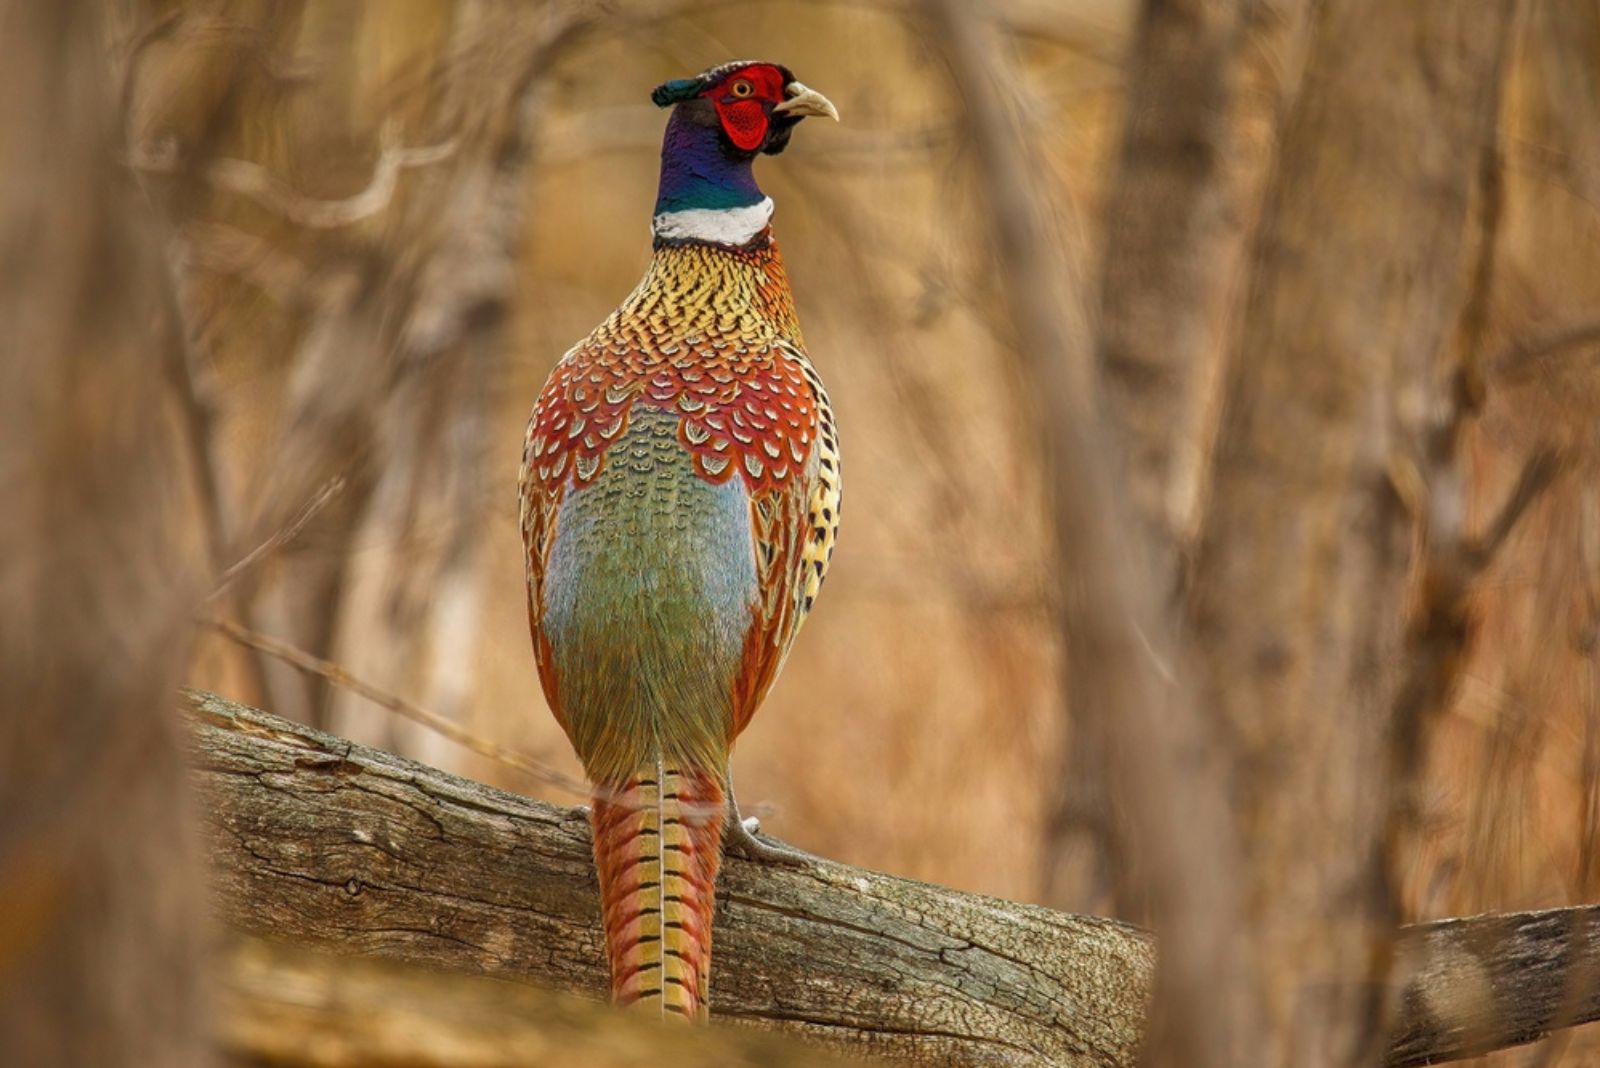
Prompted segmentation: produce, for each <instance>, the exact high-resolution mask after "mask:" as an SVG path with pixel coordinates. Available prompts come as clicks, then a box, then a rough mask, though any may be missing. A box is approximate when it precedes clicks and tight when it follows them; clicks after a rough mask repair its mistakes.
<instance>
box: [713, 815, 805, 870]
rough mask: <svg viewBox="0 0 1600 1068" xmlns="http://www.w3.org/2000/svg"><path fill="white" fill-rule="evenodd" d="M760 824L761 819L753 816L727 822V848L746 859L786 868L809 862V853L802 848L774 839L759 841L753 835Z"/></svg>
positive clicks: (802, 865)
mask: <svg viewBox="0 0 1600 1068" xmlns="http://www.w3.org/2000/svg"><path fill="white" fill-rule="evenodd" d="M760 826H761V821H760V820H758V819H756V818H755V817H754V816H750V817H747V818H745V819H735V820H734V821H732V822H731V823H729V824H728V833H727V848H728V850H729V851H730V852H733V853H737V854H739V855H740V856H742V857H745V858H746V859H748V860H756V861H760V862H761V863H763V864H779V865H782V866H784V867H788V868H803V867H805V866H806V865H808V864H810V863H811V860H812V857H811V854H809V853H807V852H805V851H803V850H799V849H796V848H794V847H793V846H788V845H783V844H782V843H779V842H777V841H776V840H774V841H771V842H763V841H761V840H760V839H759V838H757V837H756V835H755V832H756V830H757V829H758V828H759V827H760Z"/></svg>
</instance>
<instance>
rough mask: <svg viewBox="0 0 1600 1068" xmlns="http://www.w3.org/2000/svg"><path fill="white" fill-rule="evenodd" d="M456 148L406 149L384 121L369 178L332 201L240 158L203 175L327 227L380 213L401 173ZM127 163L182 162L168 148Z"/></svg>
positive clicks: (168, 169) (300, 221) (163, 168)
mask: <svg viewBox="0 0 1600 1068" xmlns="http://www.w3.org/2000/svg"><path fill="white" fill-rule="evenodd" d="M456 149H457V142H456V141H455V140H454V139H451V140H447V141H444V142H441V143H440V144H437V145H424V146H420V147H411V148H408V147H405V146H402V145H401V144H400V143H399V125H398V124H397V123H395V122H387V123H385V124H384V125H383V127H382V129H381V130H380V131H379V152H378V160H377V163H375V164H374V165H373V168H372V178H371V179H370V180H369V181H368V182H367V185H366V187H365V188H363V189H362V190H361V191H360V192H358V193H354V194H352V195H350V196H348V197H342V198H340V199H337V200H319V199H316V198H314V197H308V196H306V195H304V194H303V193H300V192H298V191H297V190H295V189H294V188H292V187H291V186H290V185H289V184H288V183H287V182H285V181H284V180H283V179H281V178H279V177H278V176H277V175H275V174H273V173H272V172H271V171H269V170H268V169H267V168H265V167H263V166H261V165H260V164H259V163H252V162H251V161H249V160H243V159H217V160H213V161H212V162H211V163H209V164H208V165H207V166H206V167H205V171H204V173H205V176H206V179H207V180H208V181H209V182H210V183H211V184H212V185H214V186H215V187H216V188H218V189H222V190H225V191H227V192H230V193H237V194H239V195H240V196H245V197H249V198H250V199H251V200H254V201H255V202H256V203H257V204H260V205H261V206H262V207H263V208H265V209H267V210H268V211H270V212H272V213H273V214H275V215H278V216H281V217H282V218H283V219H285V220H287V221H288V222H290V223H293V224H294V225H296V226H304V227H307V228H309V229H313V230H331V229H335V228H337V227H341V226H350V225H352V224H354V223H357V222H360V221H362V220H363V219H370V218H371V217H372V216H374V215H376V214H378V213H379V212H381V211H383V210H384V209H385V208H387V207H388V206H389V203H390V201H392V200H393V199H394V194H395V190H396V189H398V188H399V184H400V175H401V172H403V171H405V170H408V169H411V168H414V167H426V166H429V165H431V164H435V163H441V162H443V161H444V160H447V159H449V158H450V156H451V155H453V154H454V153H455V151H456ZM129 162H130V164H131V165H132V166H133V167H134V168H135V169H137V170H141V171H147V172H150V173H153V174H171V173H174V172H176V171H178V170H180V169H181V167H182V164H181V162H180V161H179V160H178V159H177V158H176V156H175V155H174V154H173V153H172V152H171V151H166V152H162V151H159V150H156V151H152V150H146V151H144V152H142V153H139V154H137V155H135V156H134V157H133V158H132V159H131V160H130V161H129Z"/></svg>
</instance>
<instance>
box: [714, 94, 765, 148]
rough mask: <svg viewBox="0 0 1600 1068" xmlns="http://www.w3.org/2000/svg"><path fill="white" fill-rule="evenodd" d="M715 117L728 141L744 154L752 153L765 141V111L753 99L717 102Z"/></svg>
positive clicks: (758, 102)
mask: <svg viewBox="0 0 1600 1068" xmlns="http://www.w3.org/2000/svg"><path fill="white" fill-rule="evenodd" d="M717 116H718V117H719V118H721V119H722V131H723V133H725V134H727V135H728V140H730V141H732V142H733V143H734V144H735V145H736V146H738V147H739V148H741V149H743V150H744V151H746V152H754V151H755V150H756V149H758V148H760V147H761V143H762V142H763V141H765V140H766V139H767V111H766V109H765V108H764V107H762V106H761V101H759V100H757V99H756V98H755V97H746V98H744V99H743V100H734V101H732V102H729V103H723V102H722V101H720V100H719V101H717Z"/></svg>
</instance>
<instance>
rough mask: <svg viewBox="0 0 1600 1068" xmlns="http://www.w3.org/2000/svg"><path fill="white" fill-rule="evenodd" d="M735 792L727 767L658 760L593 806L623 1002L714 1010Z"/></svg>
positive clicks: (693, 1013) (691, 1011)
mask: <svg viewBox="0 0 1600 1068" xmlns="http://www.w3.org/2000/svg"><path fill="white" fill-rule="evenodd" d="M725 811H726V799H725V797H724V795H723V791H722V783H721V780H720V778H719V777H718V776H716V775H713V774H710V773H707V772H704V771H699V770H696V769H693V768H683V767H677V766H674V765H671V764H663V763H660V762H658V763H657V764H656V766H655V768H654V769H653V771H651V772H646V773H642V774H639V775H635V776H634V777H633V778H631V779H629V780H628V781H627V782H625V783H622V784H620V785H618V786H613V787H611V788H609V789H605V788H602V789H597V790H596V792H595V799H594V805H593V808H592V810H591V812H592V814H591V817H590V818H591V821H592V824H593V827H594V858H595V867H596V869H597V870H598V871H599V874H600V909H601V919H602V922H603V923H604V926H605V935H606V950H607V953H608V955H609V956H610V958H611V996H612V999H613V1000H614V1001H615V1002H616V1003H617V1004H618V1005H633V1004H639V1005H641V1006H643V1007H644V1008H646V1009H647V1010H654V1009H656V1008H657V1007H658V1006H659V1010H660V1013H661V1015H663V1016H666V1015H667V1014H668V1013H675V1014H678V1015H681V1016H684V1017H686V1018H688V1019H690V1020H697V1021H700V1020H704V1019H705V1018H706V1015H707V1010H708V1004H709V998H708V995H709V990H710V983H711V920H712V915H713V913H714V911H715V908H716V883H717V870H718V868H719V867H721V864H722V827H723V821H724V819H725Z"/></svg>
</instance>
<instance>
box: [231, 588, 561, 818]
mask: <svg viewBox="0 0 1600 1068" xmlns="http://www.w3.org/2000/svg"><path fill="white" fill-rule="evenodd" d="M204 622H205V625H206V626H208V627H210V628H211V629H213V630H215V631H217V632H218V633H220V634H223V635H225V636H226V637H227V638H229V639H230V640H232V641H235V642H238V643H239V644H240V645H243V646H245V647H247V648H250V649H256V650H259V651H261V652H263V653H266V654H267V655H268V656H272V657H276V658H277V659H279V660H282V661H283V662H284V663H286V664H288V665H290V666H291V667H293V668H295V669H296V670H298V671H302V672H304V673H305V674H307V675H311V676H314V677H316V678H319V679H322V680H324V681H326V682H328V683H330V684H331V685H334V686H337V687H339V688H340V689H343V690H348V691H350V692H351V693H353V694H357V695H358V696H360V697H363V698H365V699H366V700H368V701H371V702H372V703H373V704H375V705H377V706H379V707H380V708H385V709H388V710H389V711H390V712H393V713H394V714H395V715H397V716H404V717H405V718H406V719H409V720H411V721H412V722H414V723H420V724H421V725H422V726H424V727H427V728H428V729H429V730H432V731H437V732H438V733H439V734H442V735H444V736H445V737H446V738H448V739H450V740H451V741H452V742H455V743H456V744H457V745H459V746H461V747H463V748H465V749H470V750H471V751H472V752H474V753H477V754H478V755H479V756H485V757H488V758H489V759H490V760H494V761H497V762H499V763H501V764H504V765H506V766H507V767H510V768H516V769H517V770H518V771H521V772H524V773H526V774H527V775H529V776H531V777H532V778H534V779H537V780H538V781H540V782H542V783H545V784H546V785H548V786H554V787H556V788H557V789H560V790H565V791H566V792H567V793H570V794H573V795H574V796H577V797H588V796H589V794H590V789H589V784H588V783H586V782H584V781H582V780H580V779H575V778H573V777H572V776H570V775H566V774H563V773H562V772H560V771H557V770H556V769H555V768H552V767H551V766H550V765H548V764H545V763H543V762H541V761H539V760H538V759H536V758H534V757H531V756H529V755H527V754H526V753H522V752H519V751H518V750H516V749H512V748H511V747H509V746H504V745H500V744H499V743H498V742H491V741H488V740H487V739H484V738H479V737H478V736H477V735H475V734H473V733H472V732H471V731H469V730H467V729H466V728H464V727H462V726H461V725H460V724H458V723H456V722H455V721H454V720H451V719H447V718H446V717H444V716H441V715H438V714H437V713H434V712H430V711H428V710H427V709H426V708H422V707H421V706H419V705H415V704H413V703H411V702H410V701H407V700H406V699H405V698H403V697H399V696H397V695H395V694H392V693H389V692H387V691H385V690H381V689H379V688H378V687H376V686H374V685H372V684H371V683H368V682H363V681H362V680H361V679H358V678H355V677H354V676H352V675H351V674H350V673H349V672H348V671H346V670H345V669H344V668H342V667H340V666H339V665H338V664H335V663H333V662H332V661H329V660H324V659H322V658H321V657H316V656H312V655H311V654H310V653H307V652H305V651H303V650H301V649H296V648H295V647H294V646H292V645H288V644H286V643H284V642H280V641H278V640H277V639H275V638H270V637H268V636H267V635H265V634H260V633H258V632H256V631H253V630H251V629H249V628H248V627H241V626H239V625H238V624H237V623H233V622H231V621H229V620H226V619H218V618H212V619H208V620H205V621H204Z"/></svg>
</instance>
